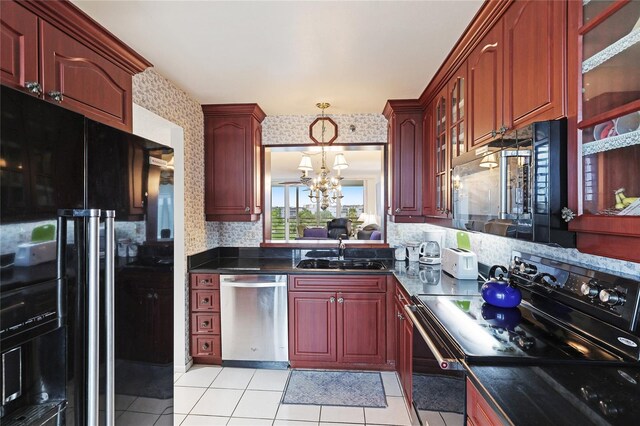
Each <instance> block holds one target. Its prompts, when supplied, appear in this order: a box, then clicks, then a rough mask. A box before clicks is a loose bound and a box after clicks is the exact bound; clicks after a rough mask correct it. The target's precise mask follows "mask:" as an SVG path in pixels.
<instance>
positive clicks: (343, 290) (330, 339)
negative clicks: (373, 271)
mask: <svg viewBox="0 0 640 426" xmlns="http://www.w3.org/2000/svg"><path fill="white" fill-rule="evenodd" d="M352 284H353V285H352ZM385 321H386V277H384V276H375V275H366V276H365V275H352V276H344V275H342V276H338V275H292V276H289V361H290V363H291V366H292V367H294V368H329V367H333V368H379V367H381V366H384V364H385V361H386V325H385Z"/></svg>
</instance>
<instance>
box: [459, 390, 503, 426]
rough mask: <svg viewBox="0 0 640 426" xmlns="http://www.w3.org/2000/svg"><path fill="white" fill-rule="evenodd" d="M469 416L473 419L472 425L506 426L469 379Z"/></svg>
mask: <svg viewBox="0 0 640 426" xmlns="http://www.w3.org/2000/svg"><path fill="white" fill-rule="evenodd" d="M467 416H469V417H470V418H471V421H472V423H473V424H474V425H476V426H500V425H502V424H504V423H503V422H502V420H500V417H499V416H498V414H497V413H496V412H495V411H494V410H493V408H491V406H490V405H489V403H488V402H487V401H485V399H484V398H483V397H482V395H481V394H480V392H479V391H478V390H477V389H476V388H475V387H474V386H473V384H472V383H471V381H470V380H469V379H467Z"/></svg>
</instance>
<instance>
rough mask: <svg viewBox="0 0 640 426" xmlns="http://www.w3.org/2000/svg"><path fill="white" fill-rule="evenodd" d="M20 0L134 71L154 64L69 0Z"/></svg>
mask: <svg viewBox="0 0 640 426" xmlns="http://www.w3.org/2000/svg"><path fill="white" fill-rule="evenodd" d="M17 3H18V4H19V5H21V6H23V7H25V8H26V9H28V10H30V11H31V12H33V13H35V14H36V15H38V16H39V17H40V18H42V19H44V20H45V21H47V22H49V23H50V24H52V25H54V26H55V27H56V28H58V29H60V30H61V31H63V32H65V33H67V34H68V35H70V36H71V37H73V38H75V39H76V40H78V41H80V42H81V43H82V44H84V45H86V46H89V47H90V48H91V49H92V50H94V51H95V52H98V53H99V54H101V55H103V56H104V57H105V58H107V59H109V60H110V61H112V62H113V63H115V64H116V65H118V66H119V67H120V68H122V69H124V70H125V71H127V72H129V73H130V74H136V73H139V72H142V71H144V70H145V69H147V68H149V67H152V66H153V64H152V63H151V62H149V61H147V60H146V59H145V58H143V57H142V56H141V55H140V54H138V53H137V52H136V51H134V50H133V49H132V48H130V47H129V46H127V45H126V44H125V43H123V42H122V40H120V39H119V38H117V37H116V36H114V35H113V34H111V33H110V32H109V31H108V30H107V29H106V28H104V27H103V26H102V25H100V24H99V23H98V22H96V21H95V20H93V19H92V18H91V17H90V16H89V15H87V14H86V13H84V12H83V11H82V10H80V9H79V8H78V7H77V6H75V5H74V4H72V3H70V2H69V1H44V0H28V1H26V0H21V1H18V2H17Z"/></svg>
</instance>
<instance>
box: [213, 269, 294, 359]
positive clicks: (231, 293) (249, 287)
mask: <svg viewBox="0 0 640 426" xmlns="http://www.w3.org/2000/svg"><path fill="white" fill-rule="evenodd" d="M220 316H221V328H222V330H221V334H222V365H224V366H243V367H267V368H287V367H288V365H289V333H288V332H287V326H288V320H287V276H286V275H258V274H256V275H221V276H220Z"/></svg>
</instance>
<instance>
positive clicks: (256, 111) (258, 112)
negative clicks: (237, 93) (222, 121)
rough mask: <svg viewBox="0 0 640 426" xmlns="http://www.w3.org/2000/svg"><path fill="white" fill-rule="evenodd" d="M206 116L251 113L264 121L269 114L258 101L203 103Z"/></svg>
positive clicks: (260, 120)
mask: <svg viewBox="0 0 640 426" xmlns="http://www.w3.org/2000/svg"><path fill="white" fill-rule="evenodd" d="M202 112H203V113H204V115H205V117H222V116H228V115H235V116H238V115H251V116H252V117H254V118H255V119H256V120H258V121H259V122H261V123H262V120H264V119H265V117H266V116H267V114H265V112H264V111H263V110H262V108H260V106H259V105H258V104H256V103H248V104H208V105H202Z"/></svg>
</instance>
